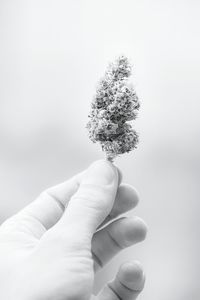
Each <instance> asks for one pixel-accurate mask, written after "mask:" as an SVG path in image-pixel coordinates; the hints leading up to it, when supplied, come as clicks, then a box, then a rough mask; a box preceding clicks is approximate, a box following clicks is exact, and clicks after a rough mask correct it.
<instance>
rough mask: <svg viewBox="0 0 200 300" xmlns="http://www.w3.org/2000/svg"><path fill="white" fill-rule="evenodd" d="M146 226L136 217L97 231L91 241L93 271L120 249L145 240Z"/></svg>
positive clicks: (116, 222)
mask: <svg viewBox="0 0 200 300" xmlns="http://www.w3.org/2000/svg"><path fill="white" fill-rule="evenodd" d="M146 233H147V226H146V224H145V223H144V221H143V220H142V219H140V218H138V217H133V218H121V219H118V220H116V221H114V222H112V223H110V224H109V225H107V226H106V227H104V228H103V229H101V230H99V231H97V232H96V233H95V234H94V236H93V239H92V253H93V258H94V270H95V271H97V270H99V269H100V268H102V267H103V266H104V265H105V264H106V263H107V262H108V261H109V260H111V259H112V258H113V257H114V256H115V255H116V254H118V253H119V252H120V251H121V250H122V249H124V248H127V247H129V246H131V245H133V244H136V243H138V242H141V241H143V240H144V239H145V237H146Z"/></svg>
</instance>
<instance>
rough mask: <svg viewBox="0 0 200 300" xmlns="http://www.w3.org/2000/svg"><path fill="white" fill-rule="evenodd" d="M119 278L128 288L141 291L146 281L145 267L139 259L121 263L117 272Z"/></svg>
mask: <svg viewBox="0 0 200 300" xmlns="http://www.w3.org/2000/svg"><path fill="white" fill-rule="evenodd" d="M117 277H118V280H119V281H120V282H121V283H122V284H123V285H124V286H126V287H127V288H129V289H131V290H134V291H141V290H142V289H143V287H144V283H145V274H144V271H143V267H142V265H141V263H140V262H138V261H128V262H125V263H123V264H122V265H121V267H120V269H119V272H118V274H117Z"/></svg>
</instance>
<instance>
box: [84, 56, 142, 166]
mask: <svg viewBox="0 0 200 300" xmlns="http://www.w3.org/2000/svg"><path fill="white" fill-rule="evenodd" d="M131 69H132V66H131V65H130V63H129V61H128V59H127V58H126V57H125V56H120V57H119V58H118V59H116V61H115V62H113V63H111V64H109V66H108V68H107V70H106V73H105V75H104V77H103V78H102V79H101V80H100V82H99V84H98V86H97V89H96V94H95V96H94V98H93V101H92V104H91V112H90V114H89V119H90V120H89V122H88V123H87V126H86V127H87V129H88V131H89V138H90V139H91V141H92V142H94V143H96V142H99V143H100V144H101V147H102V150H103V151H104V152H105V153H106V157H107V159H108V160H110V161H113V160H114V158H115V157H116V156H118V155H120V154H123V153H126V152H130V151H131V150H133V149H134V148H136V146H137V143H138V134H137V133H136V131H135V130H134V129H133V128H132V126H131V124H130V123H129V121H131V120H134V119H135V118H136V116H137V112H138V109H139V107H140V104H139V101H138V97H137V95H136V92H135V90H134V88H133V86H132V85H131V84H130V83H129V77H130V75H131Z"/></svg>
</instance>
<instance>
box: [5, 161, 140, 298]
mask: <svg viewBox="0 0 200 300" xmlns="http://www.w3.org/2000/svg"><path fill="white" fill-rule="evenodd" d="M137 202H138V196H137V194H136V192H135V190H134V189H133V188H132V187H131V186H129V185H126V184H122V183H121V173H120V172H119V170H118V169H117V168H116V167H115V166H114V165H112V164H111V163H110V162H108V161H97V162H95V163H93V164H92V165H91V166H90V167H89V168H88V169H87V170H86V171H84V172H82V173H80V174H78V175H76V176H74V177H72V178H71V179H70V180H68V181H66V182H64V183H62V184H59V185H57V186H55V187H52V188H50V189H48V190H46V191H45V192H43V193H42V194H41V195H40V196H39V197H38V198H37V199H36V200H35V201H34V202H32V203H31V204H30V205H28V206H27V207H25V208H24V209H23V210H21V211H20V212H19V213H17V214H16V215H14V216H12V217H11V218H9V219H8V220H6V221H5V222H4V223H3V224H2V225H1V227H0V299H6V300H14V299H15V300H72V299H73V300H75V299H77V300H78V299H81V300H89V299H96V300H97V299H98V300H118V299H122V300H130V299H136V298H137V296H138V294H139V292H140V291H141V290H142V288H143V285H144V274H143V270H142V268H141V266H140V264H139V263H137V262H127V263H125V264H123V265H122V266H121V268H120V269H119V271H118V274H117V276H116V278H115V279H114V280H113V281H112V282H110V283H108V285H107V286H106V287H105V288H104V289H103V290H102V291H101V292H100V294H99V295H98V296H92V288H93V282H94V276H95V273H96V272H97V271H98V270H99V269H101V268H102V267H103V266H104V265H105V264H106V263H107V262H108V261H109V260H110V259H111V258H112V257H113V256H114V255H116V254H117V253H118V252H119V251H121V250H122V249H123V248H126V247H129V246H131V245H132V244H135V243H137V242H140V241H142V240H143V239H144V238H145V235H146V225H145V223H144V222H143V221H142V220H141V219H139V218H136V217H135V218H132V217H129V218H125V217H123V218H118V219H117V220H114V219H115V218H116V217H118V216H119V215H120V214H122V213H124V212H126V211H128V210H130V209H132V208H133V207H134V206H135V205H136V204H137ZM113 220H114V221H113ZM110 221H112V222H111V223H108V222H110ZM107 223H108V224H107ZM102 225H103V227H102ZM101 227H102V228H101ZM97 229H98V230H97Z"/></svg>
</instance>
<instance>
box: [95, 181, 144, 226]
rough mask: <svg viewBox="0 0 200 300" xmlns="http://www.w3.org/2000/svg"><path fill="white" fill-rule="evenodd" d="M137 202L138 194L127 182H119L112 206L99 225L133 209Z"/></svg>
mask: <svg viewBox="0 0 200 300" xmlns="http://www.w3.org/2000/svg"><path fill="white" fill-rule="evenodd" d="M138 202H139V195H138V193H137V191H136V190H135V188H133V187H132V186H131V185H129V184H121V185H120V186H119V188H118V190H117V195H116V199H115V202H114V205H113V208H112V210H111V212H110V214H109V215H108V216H107V218H106V219H105V220H104V221H103V223H102V224H101V225H100V227H102V226H104V225H105V224H107V223H108V222H110V221H112V220H113V219H115V218H117V217H118V216H120V215H121V214H123V213H125V212H127V211H129V210H131V209H133V208H134V207H135V206H136V205H137V204H138Z"/></svg>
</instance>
